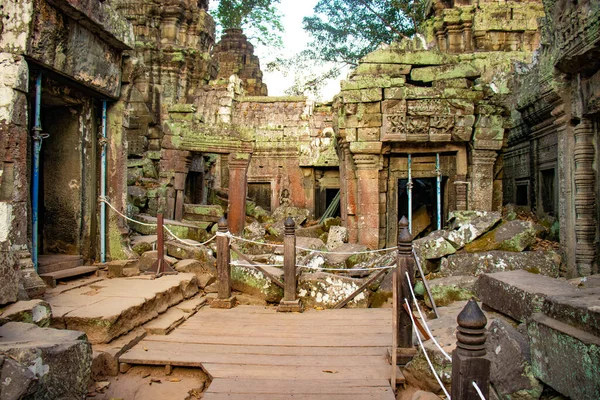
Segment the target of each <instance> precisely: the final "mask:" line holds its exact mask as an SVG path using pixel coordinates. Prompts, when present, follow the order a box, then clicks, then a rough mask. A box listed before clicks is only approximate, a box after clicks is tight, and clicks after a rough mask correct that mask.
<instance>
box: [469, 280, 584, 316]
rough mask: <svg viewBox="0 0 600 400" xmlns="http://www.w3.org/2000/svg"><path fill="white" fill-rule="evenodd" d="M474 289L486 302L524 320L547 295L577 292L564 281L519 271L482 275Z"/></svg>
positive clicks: (538, 309) (541, 304) (538, 310)
mask: <svg viewBox="0 0 600 400" xmlns="http://www.w3.org/2000/svg"><path fill="white" fill-rule="evenodd" d="M475 292H476V293H477V296H478V297H479V299H480V300H481V301H482V302H483V303H484V304H486V305H488V306H489V307H491V308H493V309H494V310H497V311H499V312H501V313H503V314H506V315H508V316H510V317H511V318H513V319H516V320H517V321H520V322H525V321H526V319H527V318H529V317H530V316H531V315H532V314H534V313H537V312H540V311H541V310H542V306H543V304H544V301H545V300H546V298H547V297H548V296H551V295H554V296H556V295H576V294H577V293H578V289H576V288H574V287H573V286H572V285H570V284H569V283H567V282H565V281H559V280H557V279H553V278H549V277H546V276H542V275H536V274H532V273H530V272H527V271H521V270H516V271H508V272H496V273H491V274H483V275H481V276H480V277H479V279H478V280H477V282H476V284H475Z"/></svg>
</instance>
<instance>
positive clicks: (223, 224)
mask: <svg viewBox="0 0 600 400" xmlns="http://www.w3.org/2000/svg"><path fill="white" fill-rule="evenodd" d="M218 226H219V231H218V233H217V239H216V241H217V276H218V279H219V283H218V289H219V292H218V296H217V298H216V299H215V300H213V302H212V303H211V304H210V306H211V307H212V308H233V306H234V305H235V297H234V296H232V295H231V255H230V253H229V236H227V230H228V228H227V220H226V219H225V217H221V219H220V220H219V225H218Z"/></svg>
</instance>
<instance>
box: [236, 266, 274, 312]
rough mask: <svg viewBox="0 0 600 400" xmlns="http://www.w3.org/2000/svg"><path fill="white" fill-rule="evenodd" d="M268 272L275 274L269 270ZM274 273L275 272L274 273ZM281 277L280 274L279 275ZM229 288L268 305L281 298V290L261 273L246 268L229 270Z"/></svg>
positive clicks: (237, 267)
mask: <svg viewBox="0 0 600 400" xmlns="http://www.w3.org/2000/svg"><path fill="white" fill-rule="evenodd" d="M269 272H275V271H274V270H273V269H270V271H269ZM275 273H276V272H275ZM279 276H280V277H281V273H279ZM231 287H232V288H233V289H234V290H238V291H240V292H243V293H247V294H250V295H253V296H256V297H259V298H261V299H264V300H265V301H268V302H270V303H276V302H279V301H280V300H281V298H282V297H283V289H281V288H280V287H279V286H277V285H276V284H275V283H273V281H271V280H270V279H269V278H268V277H267V276H266V275H265V274H263V273H262V272H260V271H258V270H256V269H253V268H248V267H241V266H237V265H236V266H233V267H232V268H231Z"/></svg>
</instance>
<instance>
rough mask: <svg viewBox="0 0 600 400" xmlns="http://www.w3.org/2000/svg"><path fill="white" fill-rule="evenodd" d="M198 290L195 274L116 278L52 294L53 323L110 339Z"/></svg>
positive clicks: (91, 338)
mask: <svg viewBox="0 0 600 400" xmlns="http://www.w3.org/2000/svg"><path fill="white" fill-rule="evenodd" d="M196 293H198V280H197V278H196V275H194V274H185V273H179V274H177V275H165V276H162V277H160V278H157V279H154V277H153V276H149V275H146V276H144V275H140V276H137V277H131V278H114V279H106V280H103V281H101V282H96V283H94V284H91V285H88V286H82V287H79V288H76V289H73V290H70V291H68V292H65V293H59V294H56V295H53V296H48V297H47V299H46V301H48V303H49V304H50V306H51V307H52V314H53V315H52V326H53V327H57V328H63V329H73V330H80V331H83V332H85V333H86V334H87V336H88V339H89V341H90V342H91V343H92V344H100V343H109V342H111V341H112V340H114V339H115V338H118V337H120V336H122V335H124V334H126V333H127V332H129V331H131V330H132V329H135V328H136V327H138V326H142V325H143V324H144V323H146V322H148V321H150V320H152V319H154V318H156V317H158V316H159V315H160V314H162V313H164V312H165V311H167V310H168V309H169V308H170V307H173V306H174V305H176V304H179V303H181V302H182V301H183V300H186V299H190V298H191V297H192V296H194V295H195V294H196Z"/></svg>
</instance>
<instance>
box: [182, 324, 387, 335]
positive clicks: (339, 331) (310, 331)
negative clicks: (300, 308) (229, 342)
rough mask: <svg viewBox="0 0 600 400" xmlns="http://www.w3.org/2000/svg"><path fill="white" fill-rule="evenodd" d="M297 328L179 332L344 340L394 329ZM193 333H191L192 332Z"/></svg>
mask: <svg viewBox="0 0 600 400" xmlns="http://www.w3.org/2000/svg"><path fill="white" fill-rule="evenodd" d="M298 328H299V327H297V326H278V327H269V326H265V325H262V326H261V325H252V326H250V325H247V324H244V325H239V324H238V325H234V324H225V325H220V326H215V325H213V324H207V325H200V326H194V325H182V326H180V327H179V329H178V330H177V331H178V332H181V333H184V332H189V333H190V334H192V332H193V333H195V334H196V335H215V334H220V333H222V332H223V333H227V334H228V335H232V336H233V335H238V336H239V335H254V336H262V337H302V336H319V335H328V336H339V337H340V338H343V337H345V336H356V335H357V334H368V335H371V334H375V335H381V334H385V335H391V334H392V328H391V326H388V327H380V326H374V327H368V326H360V327H354V326H352V327H348V326H342V325H339V326H335V327H329V326H306V328H305V329H298ZM190 331H191V332H190Z"/></svg>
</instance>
